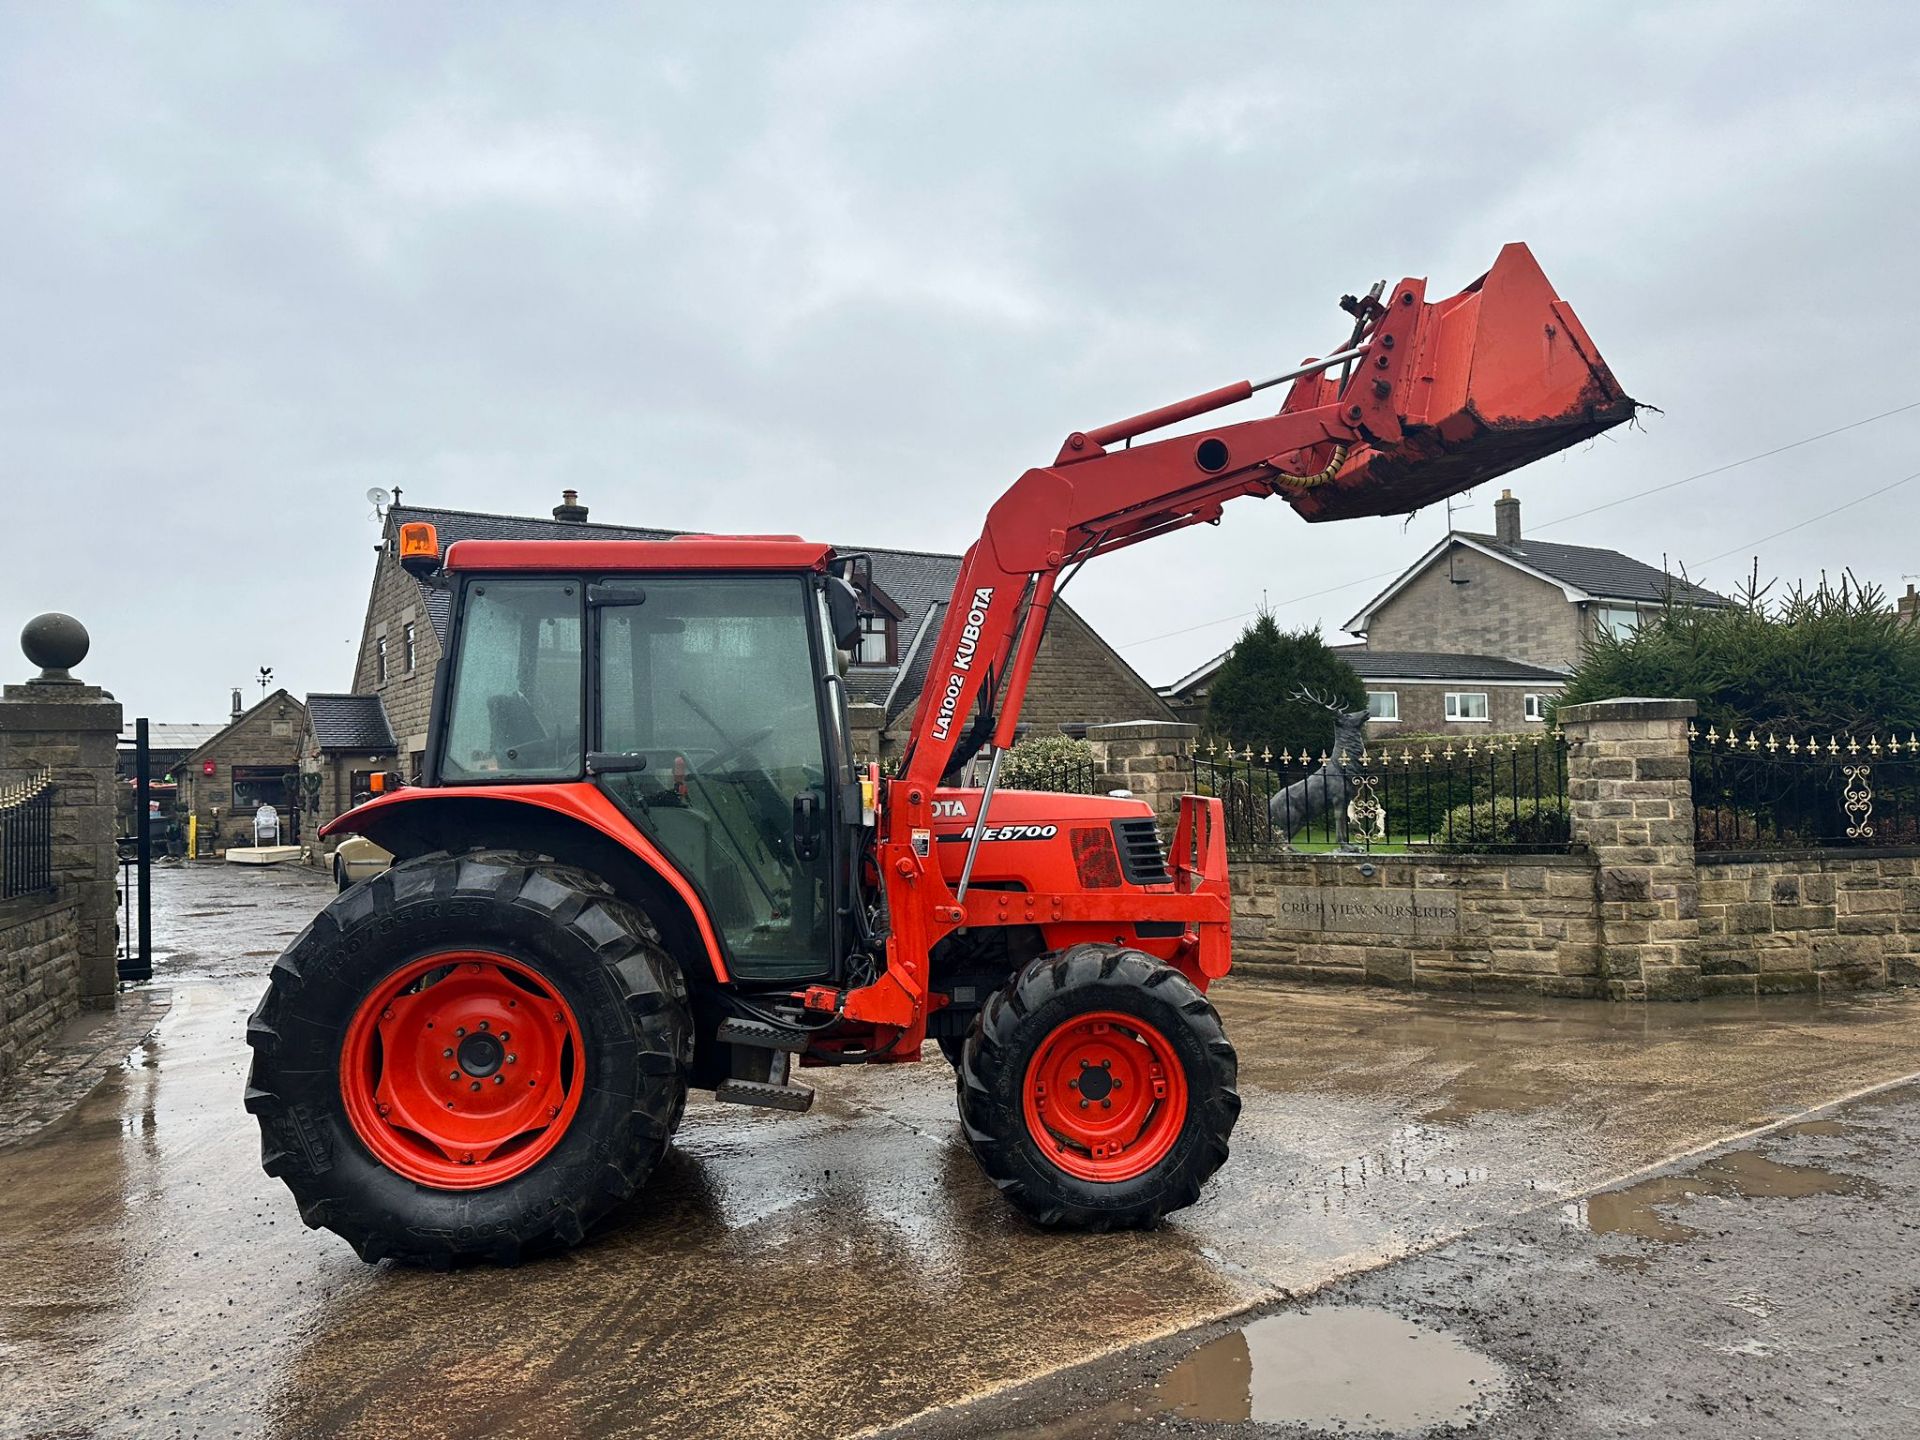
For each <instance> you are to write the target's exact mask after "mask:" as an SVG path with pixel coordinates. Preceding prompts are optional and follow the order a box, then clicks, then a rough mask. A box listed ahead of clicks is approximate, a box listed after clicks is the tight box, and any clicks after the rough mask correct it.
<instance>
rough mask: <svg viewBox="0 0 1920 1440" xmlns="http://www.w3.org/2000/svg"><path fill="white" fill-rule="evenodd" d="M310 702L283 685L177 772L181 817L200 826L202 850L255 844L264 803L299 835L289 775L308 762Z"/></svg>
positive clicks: (288, 831)
mask: <svg viewBox="0 0 1920 1440" xmlns="http://www.w3.org/2000/svg"><path fill="white" fill-rule="evenodd" d="M306 728H307V707H306V706H305V705H303V704H301V703H300V702H299V701H298V700H296V699H294V698H293V696H291V695H289V694H288V693H287V692H286V691H285V690H276V691H274V692H273V693H272V694H271V695H269V696H267V697H266V698H265V699H263V700H262V701H260V703H259V704H257V705H255V706H254V707H253V708H252V709H251V710H246V711H243V712H241V713H240V714H239V715H237V716H235V717H234V719H233V720H232V721H231V722H229V723H228V724H227V725H226V726H224V727H223V728H222V729H221V730H220V732H219V733H218V734H216V735H215V736H214V737H213V738H212V739H210V740H207V741H205V742H204V743H202V744H201V745H199V746H198V747H196V748H195V749H194V750H193V751H191V752H190V753H189V754H188V755H187V756H186V757H185V758H184V759H183V760H181V761H180V763H179V765H178V766H177V767H176V768H175V770H174V775H175V776H176V778H177V781H178V784H179V787H180V788H179V793H178V803H179V814H180V823H181V824H182V825H183V826H184V825H185V824H186V823H187V819H188V817H189V816H190V817H192V818H193V820H194V821H195V822H196V823H197V825H198V830H199V847H200V850H201V852H202V853H207V852H209V851H218V850H224V849H226V848H227V846H229V845H251V844H252V843H253V816H254V812H255V811H256V810H258V809H259V807H260V806H262V805H271V806H273V808H274V810H275V812H276V813H277V814H278V815H279V816H280V833H281V835H282V836H283V837H287V838H288V839H289V840H291V839H292V838H294V837H296V836H298V835H299V834H300V833H301V831H300V827H299V812H298V807H297V806H296V805H295V804H294V799H293V795H292V793H291V792H290V791H289V790H288V787H287V784H286V777H287V776H289V775H293V774H296V773H297V772H298V770H299V768H300V742H301V737H302V736H303V735H304V734H305V733H306Z"/></svg>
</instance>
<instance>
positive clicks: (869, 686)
mask: <svg viewBox="0 0 1920 1440" xmlns="http://www.w3.org/2000/svg"><path fill="white" fill-rule="evenodd" d="M388 517H389V521H390V523H391V524H393V525H395V526H398V525H400V524H402V523H404V522H406V521H416V520H423V521H427V522H429V523H430V524H432V525H433V526H434V527H435V530H436V532H437V533H438V535H439V537H440V548H441V549H442V550H443V551H444V550H445V549H446V548H447V547H448V546H450V545H452V544H453V543H454V542H455V541H458V540H586V539H593V540H669V539H672V538H673V537H674V536H675V535H678V534H682V533H684V532H681V531H678V530H651V529H645V528H640V527H636V526H631V525H601V524H598V523H588V522H575V521H570V520H542V519H537V518H535V517H533V516H523V515H486V514H481V513H478V512H475V511H471V510H436V509H430V508H425V507H420V506H413V505H408V506H403V507H400V508H396V509H393V510H390V511H388ZM834 550H835V552H836V553H837V554H839V555H843V556H844V555H870V556H872V557H873V583H874V585H875V587H876V588H878V589H880V590H881V591H883V592H885V594H886V596H887V598H888V599H890V600H892V601H893V602H894V604H896V605H898V606H899V607H900V608H901V610H903V611H904V612H905V618H904V619H902V620H901V621H900V622H899V625H898V636H899V644H900V659H901V662H902V663H901V664H900V665H853V666H850V667H848V670H847V677H846V678H847V693H848V698H849V699H851V700H853V701H855V702H864V703H866V704H870V705H886V706H887V713H888V718H890V719H891V718H892V717H893V716H896V715H899V714H901V713H903V712H904V711H906V710H907V709H910V708H911V707H912V704H913V701H914V700H915V698H916V697H917V696H918V695H919V693H920V686H921V685H922V684H923V683H924V682H925V680H926V672H927V667H928V663H929V660H930V658H931V651H932V647H933V642H934V641H935V639H937V638H938V635H939V628H940V617H939V616H938V615H937V614H936V615H935V616H934V619H933V622H932V623H931V624H930V625H924V626H923V621H925V620H926V618H927V617H928V615H929V614H932V613H933V612H936V611H939V610H940V609H942V608H943V607H944V606H945V604H946V601H947V599H948V597H949V596H950V595H952V593H953V582H954V581H955V580H956V579H958V578H959V576H960V557H959V556H958V555H943V554H938V553H936V552H932V551H926V550H891V549H875V548H873V547H870V546H864V545H835V546H834ZM421 594H422V597H423V600H424V603H425V605H426V609H427V615H428V617H429V618H430V619H431V620H432V622H433V630H434V634H435V635H437V636H438V637H439V639H440V642H441V644H442V645H444V644H445V643H446V639H447V620H448V618H449V616H450V615H451V613H452V606H453V597H452V596H451V595H449V594H448V593H447V592H446V591H444V590H435V589H430V588H428V587H427V586H425V585H424V584H423V585H422V586H421ZM1063 608H1064V606H1063ZM923 632H924V638H923V640H922V643H921V645H920V647H919V649H918V650H917V651H914V650H911V649H910V647H912V645H913V642H914V640H915V638H916V637H917V636H921V635H922V634H923ZM1121 663H1122V664H1124V663H1125V662H1124V661H1122V662H1121ZM1140 683H1141V686H1142V688H1144V689H1150V688H1152V687H1150V686H1148V685H1147V683H1146V681H1144V680H1142V681H1141V682H1140Z"/></svg>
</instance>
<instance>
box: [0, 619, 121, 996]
mask: <svg viewBox="0 0 1920 1440" xmlns="http://www.w3.org/2000/svg"><path fill="white" fill-rule="evenodd" d="M87 645H88V641H87V633H86V631H85V629H83V628H82V627H81V626H80V623H79V622H78V621H76V620H73V619H72V618H71V617H69V616H64V615H61V616H47V615H43V616H41V617H39V618H38V619H36V620H34V621H31V622H29V624H28V626H27V629H26V632H25V633H24V634H23V635H22V637H21V646H22V648H23V649H24V650H25V651H26V653H27V657H28V658H29V659H30V660H32V661H34V662H35V663H36V664H39V665H41V666H42V667H43V669H42V672H41V674H40V675H39V676H38V677H37V678H35V679H33V680H29V681H28V682H27V683H26V684H24V685H8V686H6V687H5V688H4V690H0V773H5V774H7V775H9V776H14V777H25V776H27V775H33V774H38V773H39V772H41V771H43V770H51V771H52V772H53V785H54V813H53V871H54V883H55V885H56V886H57V887H58V891H59V894H60V895H61V896H62V897H66V896H72V897H73V898H75V899H76V900H77V901H78V902H79V906H78V908H79V927H80V934H79V943H78V952H79V964H80V996H81V999H82V1000H83V1001H84V1002H85V1003H87V1004H89V1005H110V1004H112V1003H113V994H114V981H115V960H116V957H117V952H118V947H119V924H118V910H119V886H118V877H119V870H120V865H119V860H118V857H117V856H116V855H115V853H114V828H115V823H114V822H115V792H114V783H115V782H114V760H115V756H116V752H117V750H118V748H119V741H120V704H119V702H118V701H116V700H115V699H114V698H113V696H111V695H109V694H108V693H107V692H106V691H104V690H102V689H100V688H99V687H98V686H95V685H86V684H82V683H81V682H80V681H78V680H76V679H74V678H73V676H71V675H70V674H68V673H67V672H68V670H69V668H70V667H71V666H74V665H77V664H79V663H80V661H81V660H82V659H84V658H85V657H86V653H87Z"/></svg>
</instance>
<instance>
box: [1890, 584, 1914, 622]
mask: <svg viewBox="0 0 1920 1440" xmlns="http://www.w3.org/2000/svg"><path fill="white" fill-rule="evenodd" d="M1894 609H1895V611H1896V612H1897V613H1898V614H1899V616H1900V618H1901V619H1902V620H1904V621H1906V622H1907V624H1909V625H1920V591H1916V590H1915V589H1914V588H1913V582H1912V581H1911V580H1909V581H1908V582H1907V593H1906V594H1904V595H1902V596H1901V597H1900V598H1899V599H1898V600H1897V601H1895V602H1894Z"/></svg>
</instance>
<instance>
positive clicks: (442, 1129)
mask: <svg viewBox="0 0 1920 1440" xmlns="http://www.w3.org/2000/svg"><path fill="white" fill-rule="evenodd" d="M247 1041H248V1043H249V1044H250V1045H252V1047H253V1050H254V1059H253V1070H252V1073H251V1075H250V1077H249V1079H248V1085H247V1108H248V1110H250V1111H252V1112H253V1113H254V1115H256V1116H257V1117H258V1119H259V1122H260V1133H261V1160H262V1164H263V1165H264V1167H265V1168H266V1171H267V1173H268V1174H270V1175H275V1176H278V1177H279V1178H280V1179H282V1180H284V1181H285V1182H286V1184H287V1187H288V1188H289V1189H290V1190H292V1191H293V1195H294V1198H295V1200H296V1201H297V1202H298V1204H299V1206H300V1214H301V1217H302V1218H303V1219H304V1220H305V1221H306V1222H307V1224H308V1225H310V1226H314V1227H320V1226H325V1227H326V1228H328V1229H330V1230H333V1231H334V1232H336V1233H337V1234H339V1235H341V1236H343V1237H344V1238H345V1239H346V1240H347V1241H348V1242H349V1243H350V1244H351V1245H352V1246H353V1247H354V1249H355V1250H356V1251H358V1252H359V1254H360V1256H361V1258H362V1259H365V1260H369V1261H372V1260H380V1259H389V1258H390V1259H394V1260H400V1261H405V1262H410V1263H416V1264H430V1265H445V1264H449V1263H451V1262H453V1261H455V1260H460V1259H466V1258H486V1259H492V1260H496V1261H501V1262H506V1263H511V1262H512V1261H515V1260H518V1259H519V1258H521V1256H522V1255H525V1254H532V1253H537V1252H539V1251H543V1250H551V1249H557V1248H560V1247H563V1246H566V1245H571V1244H574V1243H577V1242H578V1241H579V1240H580V1239H582V1238H583V1237H584V1236H585V1234H586V1231H587V1228H588V1227H589V1226H591V1225H592V1224H593V1223H594V1222H595V1221H596V1220H598V1219H600V1218H601V1217H603V1216H604V1215H606V1214H607V1213H608V1212H609V1211H610V1210H612V1209H613V1208H614V1207H615V1206H616V1205H618V1204H620V1203H621V1202H622V1201H624V1200H626V1199H627V1198H628V1197H629V1196H630V1195H632V1194H633V1192H634V1191H635V1190H636V1189H637V1188H638V1187H639V1186H640V1185H641V1184H642V1183H643V1182H644V1181H645V1180H646V1178H647V1176H648V1175H649V1174H650V1173H651V1172H652V1170H653V1168H654V1166H655V1165H656V1164H657V1163H658V1162H659V1160H660V1157H661V1156H662V1155H663V1154H664V1153H665V1151H666V1148H667V1143H668V1141H669V1139H670V1138H671V1136H672V1134H673V1131H674V1128H675V1127H676V1126H677V1125H678V1123H679V1119H680V1115H681V1112H682V1110H683V1108H684V1106H685V1104H686V1094H687V1082H688V1075H689V1070H690V1067H691V1063H692V1049H693V1041H692V1025H691V1020H690V1018H689V1014H688V1008H687V997H686V986H685V982H684V980H683V979H682V977H681V975H680V972H679V969H678V967H677V966H675V965H674V964H673V962H672V961H671V959H669V958H668V956H667V955H666V954H665V953H664V952H663V951H662V950H661V948H660V945H659V940H658V937H657V935H656V934H655V932H654V929H653V926H652V925H651V924H650V923H649V922H648V920H647V918H646V916H645V915H643V914H642V913H641V912H640V911H638V910H637V909H635V908H634V907H633V906H631V905H628V904H626V903H625V902H623V901H621V900H619V899H618V898H616V897H615V896H614V895H613V893H612V892H611V891H610V890H609V889H608V888H607V887H606V886H605V885H604V884H603V883H602V882H601V881H599V880H598V879H597V878H595V877H594V876H592V875H590V874H588V873H587V872H585V871H582V870H577V869H573V868H571V867H567V866H562V865H557V864H554V863H553V862H551V861H547V860H544V859H542V858H540V857H538V856H531V855H519V854H507V853H498V852H482V853H475V854H471V855H465V856H459V857H453V856H448V855H430V856H423V857H420V858H418V859H415V860H410V861H407V862H405V863H404V864H401V865H396V866H394V867H393V868H392V869H390V870H388V871H386V872H384V873H382V874H380V875H376V876H374V877H372V878H371V879H369V880H367V881H366V882H364V883H362V884H358V885H355V886H353V887H351V888H350V889H348V890H346V891H345V892H343V893H342V894H341V895H340V896H339V897H338V898H336V899H335V900H334V901H333V903H332V904H331V905H329V906H328V907H327V908H326V909H325V910H324V911H322V912H321V913H320V915H319V916H318V917H317V918H316V919H315V920H314V922H313V924H312V925H310V926H308V927H307V929H306V930H305V931H304V932H302V933H301V935H300V936H299V937H298V938H297V939H296V940H295V941H294V942H293V944H292V945H291V946H290V947H289V948H288V950H287V953H286V954H285V955H283V956H282V957H281V958H280V960H279V961H278V962H277V963H276V964H275V965H274V967H273V973H272V976H271V979H270V982H269V985H268V988H267V993H266V995H265V996H264V997H263V998H262V1000H261V1002H260V1005H259V1008H258V1009H256V1010H255V1011H254V1014H253V1016H252V1018H251V1019H250V1020H249V1021H248V1024H247Z"/></svg>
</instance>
